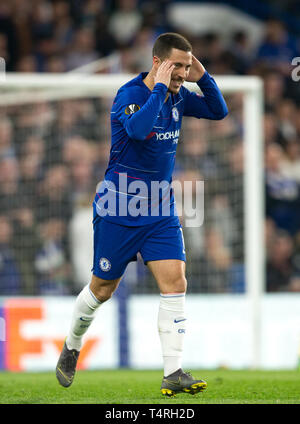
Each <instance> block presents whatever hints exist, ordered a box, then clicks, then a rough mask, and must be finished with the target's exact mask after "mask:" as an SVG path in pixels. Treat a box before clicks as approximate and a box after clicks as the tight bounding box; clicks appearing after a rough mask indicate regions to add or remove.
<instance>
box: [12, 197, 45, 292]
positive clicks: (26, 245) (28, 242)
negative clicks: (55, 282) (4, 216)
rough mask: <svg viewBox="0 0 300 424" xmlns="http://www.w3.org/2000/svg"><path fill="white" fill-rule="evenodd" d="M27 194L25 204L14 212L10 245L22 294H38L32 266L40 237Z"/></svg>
mask: <svg viewBox="0 0 300 424" xmlns="http://www.w3.org/2000/svg"><path fill="white" fill-rule="evenodd" d="M32 196H34V194H31V196H28V198H27V199H26V201H27V204H26V203H23V204H22V207H21V208H19V209H18V210H17V211H16V212H15V213H14V220H13V225H14V231H13V239H12V245H13V247H14V251H15V256H16V260H17V263H18V267H19V270H20V272H21V275H22V294H25V295H32V294H38V292H37V287H36V282H37V280H36V277H37V273H36V269H35V266H34V261H35V256H36V254H37V252H38V250H39V249H40V246H41V238H40V234H39V231H38V228H37V224H36V220H35V216H34V211H33V210H32V209H31V207H30V203H29V199H30V198H31V199H32Z"/></svg>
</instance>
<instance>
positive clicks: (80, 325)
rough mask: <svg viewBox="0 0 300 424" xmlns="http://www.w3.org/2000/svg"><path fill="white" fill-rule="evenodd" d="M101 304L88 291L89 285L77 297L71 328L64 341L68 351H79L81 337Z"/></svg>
mask: <svg viewBox="0 0 300 424" xmlns="http://www.w3.org/2000/svg"><path fill="white" fill-rule="evenodd" d="M100 305H101V302H100V301H99V300H98V299H97V298H96V297H95V295H94V294H93V293H92V291H91V290H90V287H89V284H88V285H87V286H85V287H84V288H83V290H82V291H81V292H80V293H79V295H78V296H77V299H76V302H75V308H74V310H73V316H72V321H71V328H70V331H69V334H68V336H67V339H66V344H67V348H68V349H76V350H78V351H80V349H81V346H82V337H83V335H84V334H85V333H86V331H87V330H88V328H89V326H90V325H91V323H92V321H93V319H94V317H95V315H96V311H97V309H98V307H99V306H100Z"/></svg>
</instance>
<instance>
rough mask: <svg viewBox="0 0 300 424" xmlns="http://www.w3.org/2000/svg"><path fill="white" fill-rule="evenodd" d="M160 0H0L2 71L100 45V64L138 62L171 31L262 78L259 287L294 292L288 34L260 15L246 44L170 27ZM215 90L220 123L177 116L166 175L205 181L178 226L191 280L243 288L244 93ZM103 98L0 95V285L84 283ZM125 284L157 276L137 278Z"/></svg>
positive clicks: (294, 141) (83, 54)
mask: <svg viewBox="0 0 300 424" xmlns="http://www.w3.org/2000/svg"><path fill="white" fill-rule="evenodd" d="M169 3H170V1H160V2H153V1H152V2H150V1H138V0H118V1H104V0H85V1H83V0H82V1H80V0H76V1H75V0H74V1H72V0H70V1H64V0H58V1H50V0H28V1H26V2H24V1H22V0H12V1H10V2H6V3H4V2H1V4H0V56H1V57H3V58H5V61H6V64H7V70H8V71H14V72H50V73H52V72H67V71H72V70H73V69H75V68H78V67H81V66H84V65H87V64H89V63H90V62H93V61H96V60H98V59H101V58H107V57H109V58H111V59H112V60H109V61H106V62H104V61H103V64H104V65H103V66H102V67H100V68H99V71H98V72H102V73H119V72H125V73H134V74H136V73H139V72H141V71H147V70H148V69H149V68H150V66H151V58H152V53H151V51H152V45H153V41H154V40H155V38H156V37H157V36H158V35H159V34H160V33H162V32H166V31H175V32H181V33H182V34H183V35H186V36H187V38H188V39H189V40H190V41H191V43H192V45H193V53H194V54H195V56H196V57H198V58H199V59H200V60H201V62H202V63H203V65H204V66H205V67H206V69H207V70H208V71H209V72H210V73H211V74H214V75H226V74H227V75H258V76H261V77H262V78H263V80H264V96H265V105H264V135H265V198H266V220H265V240H266V252H267V259H266V284H267V286H266V290H267V291H269V292H276V291H300V218H299V217H300V88H299V87H300V82H297V81H294V80H293V79H292V76H291V75H292V71H293V68H294V67H293V65H292V59H293V58H295V57H299V56H300V51H299V47H300V46H299V40H297V38H295V36H294V34H290V33H289V32H288V29H287V28H286V27H285V25H284V24H283V23H282V22H281V21H279V20H278V19H273V18H270V19H269V20H267V21H266V22H265V23H264V25H265V28H264V37H263V39H262V40H261V42H260V44H259V45H258V46H253V45H251V43H250V42H249V38H248V35H247V33H246V32H243V31H242V30H240V31H237V32H234V33H233V34H232V37H231V40H230V42H229V43H228V42H227V44H226V45H225V44H224V43H223V40H222V37H220V36H219V35H218V34H217V33H207V34H204V35H201V36H200V35H199V36H196V35H195V34H189V33H187V32H186V31H185V32H183V31H182V30H181V29H180V28H177V27H176V26H174V24H172V23H171V22H170V21H169V19H168V13H167V6H168V4H169ZM299 62H300V60H299ZM299 74H300V72H299ZM226 101H227V103H228V106H229V111H230V113H229V116H228V117H226V119H224V120H223V121H220V122H210V121H205V120H195V119H190V118H186V120H185V121H184V124H183V129H182V132H181V134H182V135H181V139H180V142H179V146H178V155H177V164H176V169H175V175H174V178H175V179H178V180H182V181H184V180H188V181H196V180H204V182H205V222H204V225H203V226H202V227H200V228H197V229H195V228H185V229H184V235H185V241H186V248H187V252H188V263H187V277H188V280H189V285H190V291H192V292H204V293H208V292H218V293H223V292H243V291H244V289H245V275H244V274H245V273H244V266H243V260H244V257H243V251H244V247H243V243H244V240H243V231H244V227H243V225H244V224H243V216H244V211H243V150H244V149H243V141H242V139H243V99H242V96H241V95H240V94H233V95H230V96H226ZM110 104H111V101H110V100H109V99H101V98H100V97H97V98H96V97H95V98H93V99H88V98H87V99H80V100H78V99H65V100H60V101H51V102H50V101H48V102H39V103H34V102H33V103H31V104H25V105H17V104H16V105H11V106H6V107H2V106H0V162H1V163H0V295H11V294H74V293H76V292H77V291H78V289H79V286H80V285H85V284H86V283H87V281H84V278H85V277H84V273H83V276H82V277H81V276H80V278H79V277H78V275H79V274H80V269H82V268H83V267H84V266H83V265H82V266H79V264H81V262H83V263H84V262H85V263H86V264H87V263H88V259H85V257H87V258H88V257H89V256H90V261H92V257H91V255H92V253H91V252H90V251H88V252H86V254H84V250H87V249H84V248H83V246H84V243H83V239H84V237H86V234H85V230H84V222H86V221H85V219H86V216H85V215H84V214H85V213H87V214H89V212H86V211H90V210H91V204H92V200H93V194H94V191H95V187H96V184H97V182H98V181H100V180H101V179H102V178H103V176H104V171H105V168H106V163H107V158H108V155H109V149H110V137H109V134H110V132H109V131H110V130H109V126H110V124H109V108H110ZM81 213H82V214H83V215H80V214H81ZM82 223H83V224H82ZM88 237H92V235H90V234H88ZM74 245H76V246H79V248H80V247H81V250H79V251H78V252H79V254H78V253H77V256H76V252H75V253H74V251H73V250H72V249H73V247H74ZM87 253H88V254H89V256H88V254H87ZM74 258H76V259H74ZM80 261H81V262H80ZM86 266H87V265H86ZM89 266H90V263H88V267H89ZM76 267H77V268H76ZM74 270H75V271H74ZM137 272H138V274H139V277H138V279H137V280H139V279H140V278H146V277H145V270H144V267H143V266H138V269H137ZM146 280H147V279H145V281H146ZM147 284H148V285H147ZM133 290H136V291H137V292H138V291H139V290H140V291H141V292H142V291H144V292H147V291H148V292H151V291H152V290H155V288H154V286H153V281H152V282H151V281H150V280H149V281H148V280H147V282H146V283H145V285H144V286H143V287H141V286H139V287H136V288H133Z"/></svg>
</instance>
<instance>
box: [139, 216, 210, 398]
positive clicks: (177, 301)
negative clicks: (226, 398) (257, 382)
mask: <svg viewBox="0 0 300 424" xmlns="http://www.w3.org/2000/svg"><path fill="white" fill-rule="evenodd" d="M141 254H142V257H143V259H144V262H145V263H146V264H147V265H148V267H149V269H150V270H151V272H152V274H153V276H154V278H155V280H156V281H157V284H158V287H159V290H160V304H159V313H158V330H159V336H160V341H161V348H162V356H163V363H164V378H163V382H162V386H161V391H162V394H164V395H168V396H173V395H175V393H176V392H179V391H185V392H188V393H191V394H194V393H197V392H198V391H201V390H203V389H204V388H205V387H206V383H205V382H204V381H202V380H194V379H193V377H192V376H190V375H189V374H187V373H184V372H183V371H182V368H181V361H182V354H183V342H184V336H185V331H186V322H187V321H186V316H185V293H186V289H187V281H186V278H185V248H184V240H183V233H182V229H181V226H180V224H179V221H177V222H176V221H174V219H170V220H165V221H162V222H160V223H158V224H156V227H155V231H153V232H152V233H151V234H149V237H148V238H147V240H146V241H145V243H144V245H143V248H142V250H141Z"/></svg>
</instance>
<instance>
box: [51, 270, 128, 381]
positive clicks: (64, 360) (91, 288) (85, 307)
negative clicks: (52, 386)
mask: <svg viewBox="0 0 300 424" xmlns="http://www.w3.org/2000/svg"><path fill="white" fill-rule="evenodd" d="M120 281H121V278H117V279H113V280H104V279H102V278H99V277H97V276H96V275H93V276H92V281H91V283H90V284H89V285H87V286H85V287H84V288H83V290H82V291H81V292H80V293H79V295H78V296H77V298H76V301H75V306H74V309H73V315H72V320H71V326H70V330H69V334H68V336H67V338H66V341H65V344H64V346H63V349H62V352H61V354H60V357H59V360H58V362H57V366H56V377H57V379H58V381H59V383H60V384H61V385H62V386H64V387H69V386H70V385H71V384H72V382H73V379H74V376H75V371H76V365H77V361H78V358H79V353H80V350H81V347H82V338H83V336H84V334H85V333H86V332H87V330H88V328H89V327H90V325H91V323H92V322H93V320H94V318H95V316H96V313H97V310H98V308H99V307H100V306H101V305H102V304H103V303H104V302H105V301H107V300H108V299H110V297H111V296H112V294H113V292H114V291H115V290H116V289H117V287H118V285H119V283H120Z"/></svg>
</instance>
